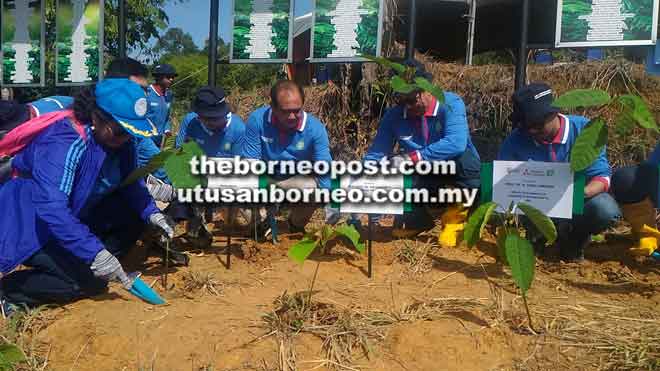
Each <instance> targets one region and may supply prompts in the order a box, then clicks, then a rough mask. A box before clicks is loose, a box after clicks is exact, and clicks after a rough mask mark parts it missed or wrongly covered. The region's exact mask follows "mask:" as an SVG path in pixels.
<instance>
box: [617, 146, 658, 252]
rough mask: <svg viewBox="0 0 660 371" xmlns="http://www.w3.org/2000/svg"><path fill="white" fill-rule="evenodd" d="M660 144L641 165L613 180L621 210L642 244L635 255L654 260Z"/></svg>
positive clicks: (619, 172) (620, 171) (624, 170)
mask: <svg viewBox="0 0 660 371" xmlns="http://www.w3.org/2000/svg"><path fill="white" fill-rule="evenodd" d="M659 165H660V144H658V145H657V146H656V147H655V150H654V151H653V153H651V155H650V156H649V158H648V159H647V160H646V161H644V162H642V163H640V164H639V165H634V166H626V167H622V168H619V169H617V170H616V171H615V172H614V175H613V176H612V194H613V195H614V198H616V200H617V202H619V205H620V206H621V211H623V217H624V218H625V219H626V220H627V221H628V222H629V223H630V225H631V227H632V232H633V233H634V234H635V236H636V237H637V238H638V239H639V242H638V243H637V244H636V245H635V246H633V247H632V248H631V252H632V253H633V254H635V255H641V256H650V255H653V253H654V252H656V251H658V252H660V250H658V240H659V239H660V231H658V229H657V228H656V211H655V208H657V207H658V206H657V205H658V166H659Z"/></svg>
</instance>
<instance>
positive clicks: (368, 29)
mask: <svg viewBox="0 0 660 371" xmlns="http://www.w3.org/2000/svg"><path fill="white" fill-rule="evenodd" d="M361 3H362V5H361V6H360V8H361V9H364V10H367V11H368V12H369V13H368V14H363V15H361V16H360V17H361V18H362V21H361V22H360V24H358V27H357V42H358V44H359V45H360V47H359V48H358V50H357V53H356V54H366V55H376V47H377V41H378V10H379V1H378V0H362V1H361Z"/></svg>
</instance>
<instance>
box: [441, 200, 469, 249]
mask: <svg viewBox="0 0 660 371" xmlns="http://www.w3.org/2000/svg"><path fill="white" fill-rule="evenodd" d="M467 214H468V209H466V208H464V207H463V206H462V205H452V206H449V207H448V208H447V210H446V211H445V212H444V213H443V214H442V216H441V217H440V220H441V221H442V231H441V232H440V235H439V236H438V243H439V244H440V246H442V247H456V246H457V245H458V241H459V238H458V236H459V233H460V232H461V231H462V230H463V229H465V220H466V219H467Z"/></svg>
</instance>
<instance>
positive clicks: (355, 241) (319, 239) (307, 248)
mask: <svg viewBox="0 0 660 371" xmlns="http://www.w3.org/2000/svg"><path fill="white" fill-rule="evenodd" d="M339 236H343V237H346V238H347V239H348V241H350V243H351V245H352V247H353V248H355V249H356V250H357V251H358V252H360V253H363V252H364V243H362V242H360V233H359V232H358V231H357V230H356V229H355V227H354V226H352V225H348V224H342V225H338V226H336V227H332V226H329V225H323V227H321V228H319V229H318V230H315V231H313V232H311V233H307V234H306V235H305V237H304V238H303V239H302V240H300V241H298V242H297V243H296V244H294V245H293V246H291V248H290V249H289V258H291V259H292V260H293V261H295V262H296V263H298V264H301V265H302V264H303V263H304V262H305V260H307V258H308V257H309V256H310V255H311V254H312V253H313V252H314V250H316V249H319V248H320V249H321V251H322V252H323V253H325V252H326V248H327V244H328V242H330V241H331V240H333V239H335V238H337V237H339ZM319 265H321V262H320V261H318V262H317V263H316V269H315V270H314V277H313V278H312V283H311V285H310V286H309V294H308V295H307V304H308V305H309V304H310V303H311V301H312V292H313V290H314V282H315V281H316V275H317V274H318V272H319Z"/></svg>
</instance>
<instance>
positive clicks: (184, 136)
mask: <svg viewBox="0 0 660 371" xmlns="http://www.w3.org/2000/svg"><path fill="white" fill-rule="evenodd" d="M192 109H193V112H191V113H189V114H187V115H186V117H185V118H184V120H183V121H182V122H181V126H179V133H178V134H177V137H176V146H177V148H179V147H181V146H182V145H183V143H184V142H188V141H194V142H197V144H199V146H200V147H201V148H202V150H203V151H204V154H205V155H206V156H208V157H220V158H232V157H235V156H240V155H241V150H242V148H243V141H244V138H245V123H244V122H243V120H241V118H240V116H238V115H236V114H233V113H232V112H231V111H230V107H229V104H228V103H227V101H226V96H225V91H224V90H223V89H222V88H216V87H211V86H205V87H203V88H201V89H199V90H198V91H197V94H195V98H194V100H193V103H192ZM193 211H194V210H191V209H190V207H188V206H187V205H177V206H174V207H173V208H172V215H175V217H176V218H177V219H190V222H189V223H188V236H189V237H191V238H194V239H196V240H197V243H198V244H201V245H206V244H208V243H210V240H209V239H211V238H212V236H211V234H210V232H209V231H207V230H206V228H204V227H205V226H204V224H203V223H202V219H201V215H198V214H199V213H195V212H193ZM229 218H232V216H230V215H227V219H226V220H228V219H229Z"/></svg>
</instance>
